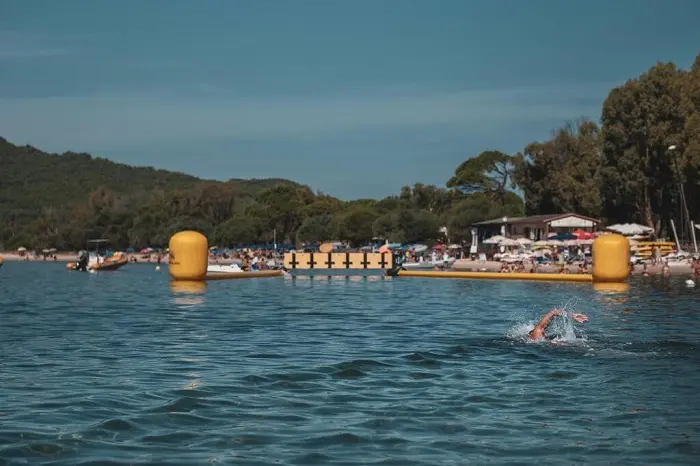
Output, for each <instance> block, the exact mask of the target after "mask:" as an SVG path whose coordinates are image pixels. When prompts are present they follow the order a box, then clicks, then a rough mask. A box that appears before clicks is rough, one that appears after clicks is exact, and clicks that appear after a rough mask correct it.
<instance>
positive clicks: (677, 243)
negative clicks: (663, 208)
mask: <svg viewBox="0 0 700 466" xmlns="http://www.w3.org/2000/svg"><path fill="white" fill-rule="evenodd" d="M671 229H672V230H673V237H674V238H676V248H678V252H681V251H682V249H681V243H679V242H678V233H676V224H675V223H673V219H671Z"/></svg>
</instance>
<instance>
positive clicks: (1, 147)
mask: <svg viewBox="0 0 700 466" xmlns="http://www.w3.org/2000/svg"><path fill="white" fill-rule="evenodd" d="M0 167H2V171H1V172H0V218H8V217H15V218H16V217H18V216H19V217H26V216H34V215H37V214H39V213H40V212H41V211H42V209H44V208H46V207H55V208H65V207H68V206H72V205H75V204H77V203H80V202H84V201H85V199H86V197H87V195H88V194H89V193H91V192H93V191H95V190H97V189H99V188H106V189H109V190H111V191H113V192H114V193H118V194H129V195H134V194H140V193H148V192H151V191H154V190H157V189H159V190H163V191H166V192H171V191H176V190H185V189H190V188H193V187H195V186H196V185H197V184H200V183H208V184H209V183H219V184H222V185H223V184H228V185H232V186H235V187H236V190H237V191H238V192H239V193H241V194H243V195H244V196H250V197H254V196H256V195H257V194H258V193H259V192H261V191H263V190H264V189H267V188H270V187H272V186H274V185H276V184H279V183H290V184H296V183H293V182H291V181H288V180H283V179H261V180H256V179H254V180H242V179H234V180H231V181H229V182H228V183H223V182H217V181H207V180H202V179H199V178H196V177H194V176H191V175H187V174H184V173H178V172H171V171H167V170H157V169H155V168H152V167H134V166H130V165H125V164H122V163H115V162H112V161H110V160H107V159H105V158H101V157H93V156H91V155H89V154H84V153H80V154H79V153H74V152H66V153H63V154H60V155H59V154H49V153H46V152H43V151H41V150H39V149H37V148H35V147H32V146H16V145H14V144H12V143H10V142H8V141H7V140H6V139H3V138H0Z"/></svg>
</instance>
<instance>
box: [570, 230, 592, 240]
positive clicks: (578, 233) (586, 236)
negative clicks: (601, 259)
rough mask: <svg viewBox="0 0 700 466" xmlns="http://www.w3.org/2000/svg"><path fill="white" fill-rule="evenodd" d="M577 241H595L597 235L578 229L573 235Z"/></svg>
mask: <svg viewBox="0 0 700 466" xmlns="http://www.w3.org/2000/svg"><path fill="white" fill-rule="evenodd" d="M572 234H573V235H574V236H575V237H576V238H577V239H593V238H595V235H594V234H593V233H590V232H588V231H583V230H581V229H578V230H576V231H574V232H573V233H572Z"/></svg>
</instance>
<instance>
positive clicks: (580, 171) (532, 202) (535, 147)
mask: <svg viewBox="0 0 700 466" xmlns="http://www.w3.org/2000/svg"><path fill="white" fill-rule="evenodd" d="M599 134H600V131H599V129H598V126H597V125H596V124H595V123H593V122H592V121H590V120H585V119H584V120H581V121H579V122H577V123H576V124H572V123H569V124H568V125H566V126H564V127H563V128H560V129H558V130H557V131H555V133H554V135H553V137H552V138H551V139H549V140H547V141H543V142H533V143H531V144H529V145H528V146H527V147H526V148H525V150H524V152H523V153H521V154H518V155H517V156H516V157H515V164H514V166H515V168H514V172H513V176H514V179H515V180H516V183H517V184H518V186H520V187H521V188H522V190H523V192H524V194H525V211H526V213H528V214H537V213H551V214H554V213H565V212H577V213H580V214H583V215H589V216H592V217H596V218H597V217H598V216H600V214H601V209H602V198H601V192H600V185H601V170H602V164H603V155H602V151H601V148H600V135H599Z"/></svg>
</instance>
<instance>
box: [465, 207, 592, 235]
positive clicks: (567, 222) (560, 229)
mask: <svg viewBox="0 0 700 466" xmlns="http://www.w3.org/2000/svg"><path fill="white" fill-rule="evenodd" d="M600 225H601V221H600V220H598V219H595V218H591V217H586V216H585V215H580V214H575V213H565V214H549V215H533V216H531V217H502V218H496V219H493V220H486V221H483V222H478V223H475V224H474V225H473V226H474V228H476V229H477V231H478V236H479V239H481V240H483V239H486V238H488V237H490V236H493V235H502V236H506V237H509V238H528V239H531V240H533V241H539V240H545V239H547V238H548V237H549V236H551V235H552V234H557V233H567V232H571V231H573V230H583V231H587V232H591V233H592V232H594V231H596V230H597V229H599V226H600Z"/></svg>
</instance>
